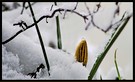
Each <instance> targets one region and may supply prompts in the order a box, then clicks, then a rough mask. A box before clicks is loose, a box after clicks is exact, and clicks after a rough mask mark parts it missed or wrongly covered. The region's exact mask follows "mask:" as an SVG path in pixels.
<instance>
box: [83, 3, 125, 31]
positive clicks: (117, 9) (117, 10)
mask: <svg viewBox="0 0 135 82" xmlns="http://www.w3.org/2000/svg"><path fill="white" fill-rule="evenodd" d="M100 4H101V3H99V4H97V5H96V6H97V10H96V12H93V13H91V12H90V10H89V7H88V6H87V4H86V3H85V7H86V9H87V10H88V13H89V16H90V17H91V20H90V21H89V23H88V24H87V25H86V27H85V30H87V29H88V27H89V26H90V24H92V25H93V26H95V27H96V28H98V29H100V30H101V31H103V32H105V33H106V32H108V31H109V30H110V29H111V28H112V27H113V26H115V25H117V24H120V23H122V22H123V21H124V20H126V19H127V17H126V18H124V16H125V13H126V12H125V13H124V14H123V16H122V18H121V19H120V20H119V21H117V22H115V23H114V24H113V23H112V22H113V19H114V18H115V15H116V14H119V5H118V3H116V5H117V8H116V10H115V12H114V15H113V19H112V20H111V22H110V25H109V26H108V27H107V29H105V30H104V29H102V28H101V27H99V26H98V25H97V24H96V23H95V22H94V14H95V13H97V12H98V10H99V8H100V7H101V5H100Z"/></svg>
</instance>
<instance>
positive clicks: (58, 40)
mask: <svg viewBox="0 0 135 82" xmlns="http://www.w3.org/2000/svg"><path fill="white" fill-rule="evenodd" d="M54 3H55V5H57V3H56V2H54ZM56 24H57V42H58V49H62V41H61V32H60V23H59V16H57V17H56Z"/></svg>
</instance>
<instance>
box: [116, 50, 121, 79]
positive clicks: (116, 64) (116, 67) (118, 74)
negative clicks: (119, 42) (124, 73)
mask: <svg viewBox="0 0 135 82" xmlns="http://www.w3.org/2000/svg"><path fill="white" fill-rule="evenodd" d="M116 52H117V49H116V50H115V53H114V63H115V66H116V70H117V74H118V79H119V80H121V77H120V73H119V69H118V64H117V61H116Z"/></svg>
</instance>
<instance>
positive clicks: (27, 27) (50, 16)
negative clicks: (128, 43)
mask: <svg viewBox="0 0 135 82" xmlns="http://www.w3.org/2000/svg"><path fill="white" fill-rule="evenodd" d="M60 11H65V9H62V8H59V9H56V10H54V11H53V13H52V14H51V15H44V16H42V17H40V18H39V19H38V20H37V21H36V23H39V22H40V21H41V20H42V19H44V18H46V20H47V18H52V17H53V16H54V15H55V13H56V12H60ZM66 11H67V12H73V13H75V14H77V15H79V16H81V17H82V18H83V19H84V20H85V21H86V20H88V18H87V16H85V15H82V14H80V13H79V12H76V11H74V10H70V9H66ZM46 22H48V21H46ZM13 25H14V26H15V25H19V26H21V27H22V25H24V26H25V27H26V29H23V30H20V31H18V32H17V33H16V34H15V35H13V36H12V37H11V38H9V39H7V40H6V41H4V42H2V44H6V43H8V42H9V41H11V40H12V39H14V38H15V37H16V36H17V35H19V34H20V33H21V32H23V31H26V30H27V29H29V28H31V27H33V26H34V25H35V23H33V24H31V25H29V26H28V25H27V24H26V23H25V22H24V21H23V22H21V23H20V22H19V23H17V24H13ZM22 28H23V27H22Z"/></svg>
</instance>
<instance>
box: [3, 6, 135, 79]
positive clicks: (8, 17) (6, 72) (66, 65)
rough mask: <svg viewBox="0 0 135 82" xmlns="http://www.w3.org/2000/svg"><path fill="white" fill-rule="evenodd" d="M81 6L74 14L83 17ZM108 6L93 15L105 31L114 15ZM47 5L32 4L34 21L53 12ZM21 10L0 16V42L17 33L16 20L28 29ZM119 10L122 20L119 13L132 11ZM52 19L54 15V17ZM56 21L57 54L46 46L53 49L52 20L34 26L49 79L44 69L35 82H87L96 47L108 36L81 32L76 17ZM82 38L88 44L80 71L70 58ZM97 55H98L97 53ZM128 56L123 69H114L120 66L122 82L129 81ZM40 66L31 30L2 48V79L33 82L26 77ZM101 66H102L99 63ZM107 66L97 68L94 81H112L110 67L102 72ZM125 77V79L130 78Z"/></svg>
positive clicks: (29, 20)
mask: <svg viewBox="0 0 135 82" xmlns="http://www.w3.org/2000/svg"><path fill="white" fill-rule="evenodd" d="M69 4H70V5H69ZM75 4H76V3H68V4H67V3H59V4H58V7H61V8H68V9H72V8H74V6H75ZM83 4H84V3H79V5H78V7H77V11H78V12H81V13H82V14H83V13H84V14H85V13H86V12H87V11H86V9H85V8H84V5H83ZM108 4H110V5H111V6H109V7H108V8H107V9H105V8H106V6H107V5H108ZM108 4H107V3H105V5H104V6H103V9H101V10H100V11H99V12H101V13H98V14H99V15H98V14H96V15H97V18H96V21H97V23H98V25H100V26H102V28H103V29H106V28H105V27H107V24H108V23H109V22H110V21H109V19H111V18H112V15H111V13H112V12H114V10H115V7H116V6H114V5H113V4H112V3H108ZM127 4H128V3H127ZM129 4H131V3H129ZM129 4H128V5H129ZM51 5H52V3H36V4H35V5H33V6H32V8H33V10H34V14H35V16H36V19H39V18H40V17H41V16H43V15H47V14H51V13H52V11H53V9H55V8H57V7H54V8H53V9H52V11H50V7H51ZM88 5H89V7H90V9H92V8H93V3H92V4H91V3H88ZM132 5H133V4H132ZM122 7H123V5H122ZM124 8H125V7H124ZM21 10H22V7H18V8H17V9H13V10H11V11H5V12H2V41H5V40H6V39H8V38H10V37H11V36H12V35H13V34H15V33H16V32H17V31H18V30H20V29H21V28H20V27H19V26H13V23H17V22H19V21H20V20H23V21H25V22H26V23H27V24H28V25H30V24H32V23H33V19H32V16H31V12H30V11H29V9H27V10H24V12H23V14H22V15H20V12H21ZM108 10H109V13H108V15H107V16H108V18H107V19H106V20H105V21H103V22H102V23H100V22H101V21H102V20H98V19H103V18H104V16H103V15H104V14H105V13H107V11H108ZM121 10H122V11H121V13H120V17H121V16H122V12H124V11H125V10H129V11H132V8H130V7H129V9H125V10H123V8H122V9H121ZM102 11H105V12H102ZM56 15H58V13H57V14H56ZM100 15H102V16H100ZM105 15H106V14H105ZM59 18H60V25H61V34H62V44H63V45H62V47H63V50H59V49H57V48H55V49H53V48H51V47H50V46H49V44H50V43H53V44H54V45H55V46H56V47H57V35H56V34H57V33H56V21H55V17H53V18H51V19H48V23H46V20H45V19H43V20H42V21H41V22H40V23H38V26H39V29H40V32H41V35H42V38H43V42H44V45H45V49H46V53H47V57H48V60H49V64H50V74H51V75H50V76H48V72H47V67H45V69H43V70H41V71H40V73H39V74H38V76H37V78H36V80H37V79H43V80H45V79H65V80H66V79H85V80H87V79H88V75H89V73H90V70H91V68H92V65H93V64H94V62H95V59H96V57H97V54H95V53H97V52H98V50H99V49H100V46H103V44H104V43H103V40H104V39H105V38H106V37H107V40H108V37H109V36H110V34H104V35H103V33H102V32H101V31H99V30H98V31H97V30H95V29H97V28H91V27H89V29H88V31H85V30H84V27H85V26H86V24H85V23H84V21H83V19H82V18H81V17H79V16H78V15H75V14H72V13H67V14H66V18H65V19H62V18H63V15H61V14H59ZM116 20H117V19H116ZM106 22H108V23H106ZM130 22H131V21H130ZM130 24H131V23H130ZM132 28H133V26H132ZM95 32H96V33H95ZM94 33H95V34H96V35H95V34H94ZM98 33H99V36H101V37H97V36H98V35H97V34H98ZM92 34H94V36H95V37H97V38H98V39H95V43H94V42H93V41H94V40H92V39H93V38H95V37H94V36H93V35H92ZM100 34H101V35H100ZM82 38H85V39H86V41H87V43H88V64H87V66H86V67H84V66H83V65H82V64H81V63H79V62H76V61H75V57H74V54H75V49H76V47H77V45H78V43H79V42H80V40H81V39H82ZM99 40H100V41H99ZM130 42H131V41H130ZM127 45H128V44H127ZM116 48H117V47H115V48H114V49H113V51H114V50H115V49H116ZM130 48H132V44H130ZM127 50H128V49H127ZM99 51H101V49H100V50H99ZM118 52H119V48H118ZM113 54H114V52H111V53H110V54H109V55H112V56H111V57H113ZM118 55H119V53H118ZM125 55H130V56H129V57H127V56H125ZM132 55H133V53H132V49H130V50H129V54H124V56H125V57H127V61H124V62H127V63H126V64H125V65H124V66H126V67H124V69H123V68H122V67H123V66H121V65H119V63H118V65H119V66H120V67H119V68H120V73H121V76H122V77H123V78H124V79H132V73H133V69H132V67H133V66H132V65H133V64H132V63H133V61H132V60H130V61H128V60H129V59H132V57H133V56H132ZM107 56H108V55H107ZM122 59H123V58H122ZM117 60H118V62H119V61H120V60H121V57H120V56H118V58H117ZM110 61H112V62H113V58H110ZM41 63H44V64H45V61H44V56H43V53H42V49H41V46H40V43H39V39H38V36H37V32H36V29H35V27H32V28H30V29H28V30H26V31H25V32H23V33H21V34H19V35H18V36H17V37H16V38H15V39H13V40H12V41H10V42H9V43H7V44H4V45H2V79H32V80H34V79H33V78H31V77H30V76H27V75H26V74H28V73H30V72H33V71H34V70H35V69H36V68H37V67H38V66H39V65H40V64H41ZM102 63H105V62H104V61H103V62H102ZM113 64H114V63H113ZM108 66H109V64H108V63H106V64H105V66H102V64H101V67H100V68H99V70H98V72H97V74H96V76H95V77H94V79H100V75H102V78H103V79H115V77H116V76H117V73H116V71H115V69H114V65H113V66H111V67H112V69H110V68H109V69H108V71H105V69H107V68H108ZM105 67H107V68H105ZM106 72H107V73H106ZM127 72H128V73H127ZM124 75H125V76H124ZM126 75H129V76H130V77H128V76H126Z"/></svg>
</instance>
